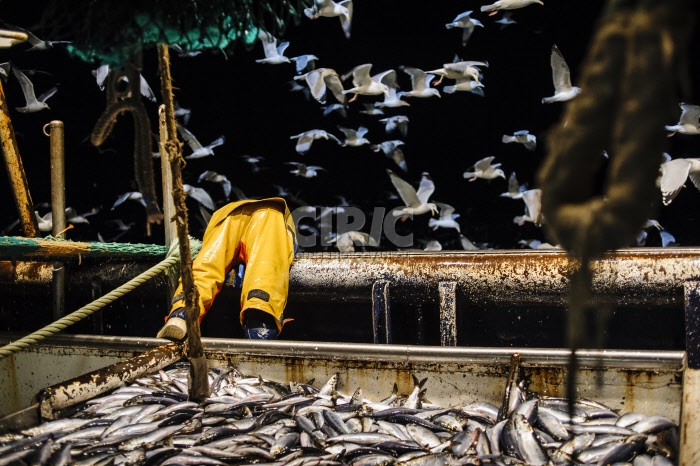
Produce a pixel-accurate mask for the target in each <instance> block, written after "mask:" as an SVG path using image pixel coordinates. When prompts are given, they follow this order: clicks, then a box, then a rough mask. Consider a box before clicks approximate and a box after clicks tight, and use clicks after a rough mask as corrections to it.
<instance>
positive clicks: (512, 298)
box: [0, 238, 700, 309]
mask: <svg viewBox="0 0 700 466" xmlns="http://www.w3.org/2000/svg"><path fill="white" fill-rule="evenodd" d="M32 241H36V242H37V245H38V244H39V243H42V242H41V241H40V240H32ZM46 243H54V244H51V245H47V246H52V247H54V248H57V249H55V251H56V254H52V255H51V256H50V257H49V258H48V259H49V260H55V259H57V258H64V259H65V258H67V257H70V255H71V254H73V255H74V256H75V254H76V249H77V250H78V253H79V250H80V247H86V248H87V247H88V246H91V247H94V246H95V244H96V243H74V242H66V244H60V243H59V242H46ZM55 243H59V244H55ZM2 245H3V243H2V240H1V238H0V257H3V255H2ZM132 246H133V247H134V249H135V250H138V248H137V246H138V245H132ZM64 247H65V250H61V251H58V248H64ZM73 248H75V249H73ZM71 249H72V251H71ZM93 252H95V251H93ZM150 252H152V251H150ZM59 254H60V255H59ZM131 254H132V253H131V252H129V253H128V254H124V255H123V256H122V258H121V260H123V259H124V257H125V256H129V259H130V261H133V260H136V259H141V260H147V259H148V258H149V251H143V254H141V255H138V254H134V255H133V256H132V255H131ZM162 254H163V255H164V254H165V250H164V248H163V249H162ZM38 256H39V255H38V253H35V254H34V256H33V257H34V258H35V259H36V258H37V257H38ZM95 256H96V257H105V258H110V259H112V260H114V261H120V258H119V254H114V251H112V254H111V255H109V252H108V251H96V252H95ZM4 257H7V256H4ZM162 257H163V256H162V255H161V256H159V257H153V256H151V257H150V258H151V259H152V260H160V259H162ZM14 264H15V265H13V263H12V262H10V261H0V282H6V280H5V279H6V278H8V279H11V280H13V282H14V283H23V282H25V281H28V282H33V283H39V282H42V281H44V283H50V280H51V278H50V275H49V276H48V277H46V276H45V275H39V276H36V275H32V274H20V275H17V274H16V273H14V270H15V269H17V270H19V269H20V266H19V264H22V262H21V261H15V262H14ZM28 264H32V265H26V266H22V270H30V269H31V270H39V268H40V266H39V265H37V263H28ZM102 267H103V268H104V270H105V271H106V272H105V273H104V274H102V275H103V276H102V277H101V280H102V282H103V284H104V286H106V287H110V286H118V285H119V284H121V283H123V282H125V281H126V280H128V279H129V278H131V275H129V274H130V273H131V271H130V270H128V269H129V268H128V267H127V268H123V266H122V264H111V263H107V264H104V265H103V266H102ZM572 267H573V264H572V262H571V261H570V260H569V258H568V256H567V254H566V253H565V252H561V251H536V250H533V251H507V250H503V251H495V250H494V251H462V252H444V251H443V252H440V253H382V254H371V253H356V254H327V253H321V254H299V256H298V257H297V258H296V259H295V260H294V263H293V264H292V268H291V271H290V289H289V298H290V300H295V301H299V302H304V301H306V302H314V301H324V302H370V301H371V300H372V287H373V286H374V283H375V282H376V281H377V280H385V281H387V282H388V283H389V285H390V288H391V289H393V290H395V292H394V293H392V299H393V300H397V301H398V300H400V301H409V302H415V303H421V302H433V303H436V302H437V301H438V299H439V297H438V292H437V285H438V283H439V282H445V281H448V282H450V281H453V282H456V283H457V288H456V294H457V299H458V301H457V304H458V307H461V306H465V305H469V306H492V305H493V306H498V305H508V306H514V305H516V306H517V305H527V306H561V307H564V306H565V305H566V299H567V292H568V283H569V274H570V272H571V271H572ZM122 270H125V271H128V272H123V271H122ZM593 270H594V279H593V291H594V294H595V295H596V297H597V299H599V300H605V301H610V302H615V303H617V304H619V305H624V306H644V307H655V308H658V309H663V308H672V307H675V308H677V309H679V308H681V307H682V306H683V304H684V282H685V281H686V280H693V279H700V249H696V248H639V249H630V250H620V251H616V252H612V253H609V254H606V255H605V256H603V258H602V259H600V260H597V261H595V262H594V263H593ZM75 273H78V274H79V273H80V271H79V270H75ZM45 280H46V281H45ZM398 290H400V292H396V291H398Z"/></svg>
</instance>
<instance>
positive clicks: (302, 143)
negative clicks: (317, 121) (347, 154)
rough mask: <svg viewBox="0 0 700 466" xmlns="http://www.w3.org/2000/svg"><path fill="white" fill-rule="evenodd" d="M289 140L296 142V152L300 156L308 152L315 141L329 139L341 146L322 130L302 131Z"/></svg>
mask: <svg viewBox="0 0 700 466" xmlns="http://www.w3.org/2000/svg"><path fill="white" fill-rule="evenodd" d="M289 139H296V140H297V145H296V151H297V152H298V153H300V154H305V153H306V152H308V151H309V149H311V143H313V142H314V141H315V140H316V139H331V140H333V141H335V142H337V143H338V144H341V142H340V139H338V138H337V137H335V136H333V135H332V134H330V133H328V132H326V131H325V130H322V129H312V130H309V131H304V132H303V133H299V134H297V135H296V136H290V137H289Z"/></svg>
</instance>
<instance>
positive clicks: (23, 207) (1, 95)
mask: <svg viewBox="0 0 700 466" xmlns="http://www.w3.org/2000/svg"><path fill="white" fill-rule="evenodd" d="M0 144H2V153H3V155H4V156H5V167H6V168H7V177H8V178H9V180H10V187H11V188H12V192H13V193H14V194H15V204H16V205H17V211H18V212H19V218H20V222H21V223H22V231H23V232H24V236H27V237H30V238H36V237H38V236H39V226H38V224H37V221H36V216H35V215H34V204H33V203H32V196H30V195H29V186H28V185H27V177H26V176H25V174H24V166H23V165H22V158H21V157H20V156H19V149H18V148H17V139H15V130H14V128H13V127H12V121H11V120H10V112H9V110H8V108H7V101H6V100H5V91H4V90H3V87H2V81H1V80H0Z"/></svg>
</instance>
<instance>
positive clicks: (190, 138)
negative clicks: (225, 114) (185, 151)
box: [177, 123, 225, 160]
mask: <svg viewBox="0 0 700 466" xmlns="http://www.w3.org/2000/svg"><path fill="white" fill-rule="evenodd" d="M177 130H178V131H179V132H180V136H182V139H184V140H185V142H186V143H187V145H188V146H190V149H192V153H191V154H189V155H188V156H186V157H185V159H187V160H189V159H200V158H202V157H207V156H209V155H214V148H215V147H218V146H220V145H222V144H223V143H224V141H225V139H224V137H223V136H221V137H219V138H217V139H215V140H214V141H212V142H211V143H210V144H209V145H207V146H203V145H202V143H200V142H199V141H198V140H197V138H196V137H195V136H194V134H192V132H191V131H190V130H188V129H187V128H185V127H184V126H182V125H181V124H180V123H178V124H177Z"/></svg>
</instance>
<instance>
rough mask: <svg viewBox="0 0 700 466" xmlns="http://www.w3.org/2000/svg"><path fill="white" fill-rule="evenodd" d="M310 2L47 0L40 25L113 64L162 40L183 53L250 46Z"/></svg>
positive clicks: (72, 49)
mask: <svg viewBox="0 0 700 466" xmlns="http://www.w3.org/2000/svg"><path fill="white" fill-rule="evenodd" d="M312 3H313V0H276V1H255V0H148V1H142V0H138V1H135V0H116V1H115V0H72V1H70V2H57V1H51V2H47V4H46V7H45V9H44V11H43V14H42V19H41V26H42V30H43V31H44V34H46V35H47V36H49V37H52V38H55V39H58V38H60V39H61V40H67V41H70V42H71V43H70V44H68V45H67V47H66V49H67V51H68V53H69V54H71V55H73V56H76V57H78V58H80V59H82V60H83V61H86V62H90V63H99V64H108V65H112V66H119V65H121V64H123V63H124V62H125V61H127V60H128V59H129V57H130V56H133V55H134V54H135V53H136V52H138V51H140V50H142V49H143V48H145V47H147V46H150V45H156V44H166V45H171V46H178V47H180V48H181V49H182V51H183V52H184V53H194V52H198V51H204V50H211V49H222V50H224V49H232V48H233V46H235V45H236V44H243V45H246V46H249V45H251V44H252V43H253V42H254V41H255V39H256V38H257V34H258V30H259V29H263V30H265V31H268V32H270V33H271V34H273V35H281V34H283V33H284V30H285V29H286V27H287V25H289V24H298V23H299V21H300V20H301V18H302V17H303V16H304V8H305V7H308V6H310V4H312Z"/></svg>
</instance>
